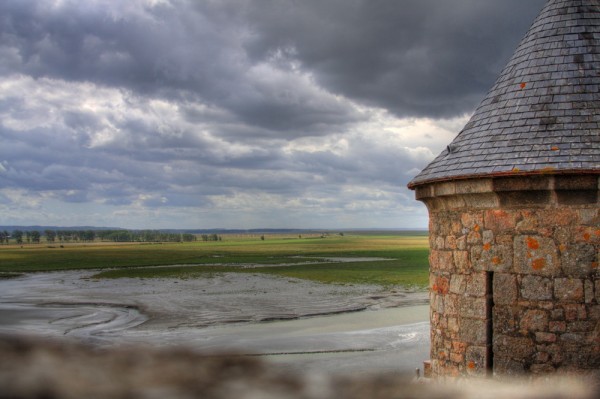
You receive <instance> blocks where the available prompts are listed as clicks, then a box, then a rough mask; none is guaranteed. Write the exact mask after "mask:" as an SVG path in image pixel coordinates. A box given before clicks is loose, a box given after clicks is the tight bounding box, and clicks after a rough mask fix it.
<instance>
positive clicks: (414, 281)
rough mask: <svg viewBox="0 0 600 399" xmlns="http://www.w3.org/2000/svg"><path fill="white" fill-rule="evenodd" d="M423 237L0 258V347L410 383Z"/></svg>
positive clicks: (50, 247)
mask: <svg viewBox="0 0 600 399" xmlns="http://www.w3.org/2000/svg"><path fill="white" fill-rule="evenodd" d="M2 277H4V278H2ZM427 280H428V243H427V235H426V233H406V232H403V233H395V234H392V233H389V232H386V233H385V234H382V233H378V234H360V235H358V234H357V235H351V234H346V235H344V236H342V235H339V234H336V235H334V234H330V235H324V236H321V235H320V234H318V235H313V236H309V235H304V234H303V235H302V236H301V237H300V236H298V235H296V236H290V235H288V236H284V235H265V237H264V240H263V239H261V236H256V235H255V236H250V235H248V236H241V235H237V236H233V235H231V236H228V235H223V236H222V240H220V241H196V242H187V243H108V242H100V241H96V242H86V243H73V242H71V243H44V240H43V239H42V243H41V244H24V245H22V246H21V245H0V334H6V333H8V334H27V335H37V336H43V337H52V338H60V339H63V338H68V339H75V340H79V341H82V342H86V343H90V344H92V345H100V346H105V345H109V346H110V345H121V344H138V343H141V344H150V345H153V346H171V345H174V346H179V345H185V346H186V347H190V348H192V349H194V350H198V351H204V352H215V351H216V352H220V351H226V352H235V353H241V354H250V355H252V356H264V357H265V358H266V359H268V361H269V362H276V363H277V364H278V367H283V368H287V369H289V370H294V371H307V370H310V371H313V372H317V373H345V372H348V373H364V372H367V371H370V372H377V371H392V372H397V371H401V372H413V371H414V369H415V367H416V366H418V365H419V364H420V363H421V361H422V360H423V359H426V358H427V356H428V351H429V323H428V315H429V310H428V309H429V307H428V305H427V303H428V292H427V290H426V287H427Z"/></svg>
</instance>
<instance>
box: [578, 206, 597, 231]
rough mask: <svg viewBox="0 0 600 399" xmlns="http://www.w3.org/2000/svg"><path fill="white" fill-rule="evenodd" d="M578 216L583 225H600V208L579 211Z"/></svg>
mask: <svg viewBox="0 0 600 399" xmlns="http://www.w3.org/2000/svg"><path fill="white" fill-rule="evenodd" d="M578 215H579V223H581V224H591V225H596V226H599V225H600V210H599V209H598V207H593V208H588V209H579V210H578Z"/></svg>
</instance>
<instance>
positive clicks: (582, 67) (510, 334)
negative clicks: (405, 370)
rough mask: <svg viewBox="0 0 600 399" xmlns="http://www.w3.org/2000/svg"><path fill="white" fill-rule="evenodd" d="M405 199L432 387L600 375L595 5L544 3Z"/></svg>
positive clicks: (588, 1) (598, 14)
mask: <svg viewBox="0 0 600 399" xmlns="http://www.w3.org/2000/svg"><path fill="white" fill-rule="evenodd" d="M409 188H411V189H414V190H415V191H416V198H417V199H418V200H420V201H423V202H424V203H425V204H426V205H427V208H428V210H429V217H430V229H429V231H430V246H431V255H430V292H431V295H430V299H431V365H432V373H433V374H434V375H438V376H440V375H450V376H458V375H489V374H490V373H492V372H493V373H494V374H496V375H510V374H520V373H523V372H529V373H548V372H554V371H567V370H569V371H570V370H578V371H586V370H587V371H594V372H598V371H600V268H599V266H598V265H599V262H600V211H599V209H600V208H599V204H600V202H599V198H600V192H599V190H600V0H549V1H548V3H547V4H546V6H545V7H544V8H543V9H542V11H541V13H540V15H539V16H538V17H537V19H536V20H535V21H534V23H533V25H532V27H531V28H530V30H529V31H528V33H527V34H526V36H525V38H524V39H523V41H522V42H521V44H520V45H519V47H518V48H517V50H516V52H515V54H514V55H513V57H512V59H511V60H510V62H509V63H508V65H507V66H506V67H505V68H504V70H503V71H502V73H501V75H500V77H499V78H498V80H497V81H496V84H495V85H494V86H493V88H492V89H491V90H490V92H489V93H488V95H487V96H486V97H485V99H484V100H483V102H482V103H481V105H480V106H479V107H478V108H477V110H476V111H475V113H474V115H473V117H472V118H471V120H470V121H469V122H468V123H467V125H466V126H465V128H464V129H463V130H462V131H461V132H460V133H459V134H458V135H457V137H456V138H455V140H454V141H453V142H452V143H451V144H450V145H448V147H447V148H446V150H444V151H443V152H442V153H441V154H440V155H439V156H438V157H437V158H435V160H433V161H432V162H431V164H429V165H428V166H427V167H426V168H425V169H424V170H423V171H422V172H421V173H420V174H419V175H418V176H417V177H415V178H414V180H413V181H412V182H411V183H410V184H409Z"/></svg>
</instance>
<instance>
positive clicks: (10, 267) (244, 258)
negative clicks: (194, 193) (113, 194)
mask: <svg viewBox="0 0 600 399" xmlns="http://www.w3.org/2000/svg"><path fill="white" fill-rule="evenodd" d="M427 257H428V243H427V235H426V233H397V234H389V235H374V234H369V235H345V236H340V235H331V236H325V237H320V236H315V237H309V238H302V237H290V236H278V235H272V236H267V237H266V239H264V240H262V239H260V237H256V236H231V237H229V236H223V239H222V241H215V242H203V241H196V242H191V243H127V244H124V243H119V244H115V243H107V242H92V243H70V244H52V245H45V244H43V243H42V244H29V245H23V246H15V245H7V246H0V274H2V275H6V276H11V274H9V273H25V272H47V271H58V270H81V269H98V272H97V273H96V274H95V275H94V277H95V278H121V277H122V278H124V277H139V278H154V277H162V278H181V279H189V278H202V277H209V276H211V275H214V274H215V273H253V274H256V273H261V274H269V275H274V276H281V277H290V278H299V279H306V280H312V281H317V282H321V283H334V284H335V283H337V284H375V285H380V286H384V287H390V286H404V287H413V288H415V287H425V286H426V285H427V278H428V259H427ZM99 269H102V270H99Z"/></svg>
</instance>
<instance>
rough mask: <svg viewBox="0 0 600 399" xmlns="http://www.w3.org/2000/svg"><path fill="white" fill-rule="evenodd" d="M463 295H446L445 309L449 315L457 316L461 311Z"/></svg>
mask: <svg viewBox="0 0 600 399" xmlns="http://www.w3.org/2000/svg"><path fill="white" fill-rule="evenodd" d="M460 298H461V296H459V295H455V294H448V295H446V301H445V309H446V314H447V315H448V316H457V315H458V314H459V311H460Z"/></svg>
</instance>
